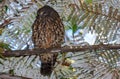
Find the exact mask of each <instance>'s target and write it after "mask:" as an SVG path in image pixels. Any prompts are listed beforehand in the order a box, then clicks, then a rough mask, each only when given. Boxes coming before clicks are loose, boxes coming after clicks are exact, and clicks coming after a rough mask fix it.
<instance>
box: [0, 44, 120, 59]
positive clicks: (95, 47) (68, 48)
mask: <svg viewBox="0 0 120 79" xmlns="http://www.w3.org/2000/svg"><path fill="white" fill-rule="evenodd" d="M114 49H120V44H117V45H112V44H100V45H90V46H64V47H61V48H47V49H29V50H15V51H5V52H4V53H2V54H1V55H2V56H4V57H20V56H30V55H39V54H42V53H44V52H49V53H56V52H58V53H59V52H60V53H64V52H80V51H87V50H114Z"/></svg>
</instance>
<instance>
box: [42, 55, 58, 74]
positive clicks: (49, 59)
mask: <svg viewBox="0 0 120 79" xmlns="http://www.w3.org/2000/svg"><path fill="white" fill-rule="evenodd" d="M56 58H57V54H49V53H44V54H42V55H40V60H41V69H40V73H41V75H44V76H50V75H51V73H52V70H53V69H54V65H55V62H56Z"/></svg>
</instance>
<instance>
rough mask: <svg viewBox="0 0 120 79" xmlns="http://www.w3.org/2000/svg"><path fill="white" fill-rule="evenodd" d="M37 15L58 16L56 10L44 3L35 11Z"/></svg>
mask: <svg viewBox="0 0 120 79" xmlns="http://www.w3.org/2000/svg"><path fill="white" fill-rule="evenodd" d="M37 16H39V17H54V16H56V17H59V15H58V13H57V11H55V10H54V9H53V8H52V7H50V6H48V5H45V6H43V7H42V8H40V9H39V10H38V11H37Z"/></svg>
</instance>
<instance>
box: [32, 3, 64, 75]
mask: <svg viewBox="0 0 120 79" xmlns="http://www.w3.org/2000/svg"><path fill="white" fill-rule="evenodd" d="M63 40H64V26H63V23H62V21H61V19H60V16H59V14H58V13H57V12H56V11H55V10H54V9H53V8H51V7H50V6H47V5H45V6H43V7H42V8H40V9H39V10H38V11H37V16H36V20H35V21H34V23H33V25H32V41H33V43H34V47H35V48H52V47H61V44H62V42H63ZM57 55H58V54H57V53H54V54H50V53H49V52H44V53H43V54H40V60H41V69H40V72H41V74H42V75H44V76H45V75H50V74H51V73H52V70H53V67H54V64H55V62H56V58H57Z"/></svg>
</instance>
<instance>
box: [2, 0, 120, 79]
mask: <svg viewBox="0 0 120 79" xmlns="http://www.w3.org/2000/svg"><path fill="white" fill-rule="evenodd" d="M44 5H49V6H51V7H53V8H54V9H55V10H56V11H57V12H58V13H59V15H60V16H61V19H62V20H63V23H64V26H65V32H66V34H65V42H64V43H63V45H62V46H65V45H67V46H90V45H103V44H112V45H118V44H120V6H119V5H120V1H119V0H0V53H3V52H4V51H6V50H7V51H9V50H13V51H14V50H25V49H33V48H34V46H33V43H32V40H31V35H32V31H31V26H32V24H33V22H34V20H35V17H36V12H37V10H38V9H39V8H41V7H42V6H44ZM57 60H58V63H56V66H55V69H54V71H53V73H52V75H51V77H50V78H51V79H120V62H119V61H120V49H110V50H103V49H102V47H101V48H100V49H99V50H92V49H91V48H90V50H86V51H82V52H81V51H80V52H65V53H64V54H59V56H58V59H57ZM59 61H62V62H59ZM0 72H1V73H8V74H12V75H18V76H23V77H28V78H33V79H47V77H43V76H42V75H40V60H39V57H38V56H36V55H32V56H25V57H23V56H21V57H4V56H2V55H0ZM5 77H6V76H5ZM21 79H22V78H21Z"/></svg>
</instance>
